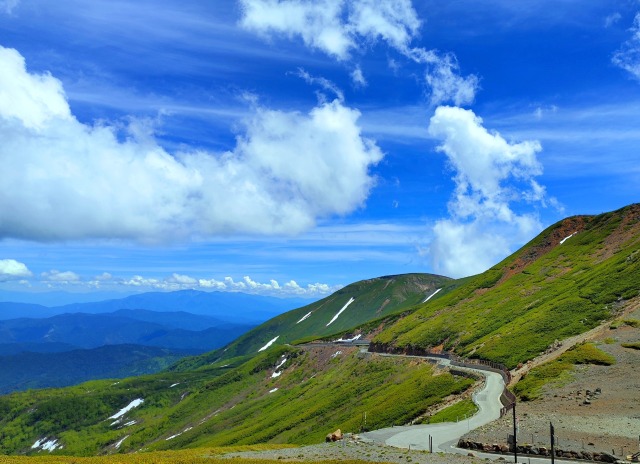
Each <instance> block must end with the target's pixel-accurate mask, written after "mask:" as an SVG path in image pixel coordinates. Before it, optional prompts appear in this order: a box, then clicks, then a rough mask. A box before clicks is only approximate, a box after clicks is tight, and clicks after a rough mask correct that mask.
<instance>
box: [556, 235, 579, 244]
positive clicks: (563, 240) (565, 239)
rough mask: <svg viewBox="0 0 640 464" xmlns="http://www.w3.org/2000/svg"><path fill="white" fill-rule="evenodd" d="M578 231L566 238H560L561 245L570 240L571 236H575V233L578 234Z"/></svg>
mask: <svg viewBox="0 0 640 464" xmlns="http://www.w3.org/2000/svg"><path fill="white" fill-rule="evenodd" d="M577 233H578V232H574V233H572V234H571V235H568V236H566V237H565V238H563V239H562V240H560V245H562V244H563V243H564V242H566V241H567V240H569V239H570V238H571V237H573V236H574V235H575V234H577Z"/></svg>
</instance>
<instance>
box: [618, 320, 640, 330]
mask: <svg viewBox="0 0 640 464" xmlns="http://www.w3.org/2000/svg"><path fill="white" fill-rule="evenodd" d="M622 323H623V324H624V325H628V326H629V327H633V328H636V329H637V328H638V327H640V319H623V320H622Z"/></svg>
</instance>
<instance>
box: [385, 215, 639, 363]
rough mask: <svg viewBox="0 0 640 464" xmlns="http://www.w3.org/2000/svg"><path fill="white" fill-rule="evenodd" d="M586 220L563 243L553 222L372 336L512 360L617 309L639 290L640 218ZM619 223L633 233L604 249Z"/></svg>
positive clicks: (522, 358)
mask: <svg viewBox="0 0 640 464" xmlns="http://www.w3.org/2000/svg"><path fill="white" fill-rule="evenodd" d="M625 216H627V224H625V225H624V226H623V225H622V224H623V222H624V221H623V218H624V217H625ZM567 221H569V223H570V222H571V219H568V220H566V221H565V222H567ZM576 221H577V220H576ZM585 221H586V226H585V229H584V230H582V231H581V232H580V233H578V234H577V235H575V236H574V237H573V238H572V239H571V240H569V241H567V242H565V243H564V244H562V245H555V246H550V245H549V243H550V239H549V236H550V235H551V234H553V233H554V231H555V229H557V228H558V227H560V226H561V224H556V225H554V226H552V227H550V228H548V229H547V230H546V231H544V232H543V233H542V234H540V236H538V237H536V239H534V240H532V241H531V242H530V243H529V244H527V245H526V246H525V247H523V249H521V250H520V251H518V252H517V253H515V254H514V255H512V256H510V257H508V258H506V259H505V260H504V261H502V262H501V263H499V264H497V265H496V266H493V267H492V268H491V269H489V270H488V271H486V272H484V273H482V274H480V275H478V276H474V277H471V278H468V279H467V280H466V282H464V283H461V284H460V285H459V286H458V287H457V288H455V289H453V290H452V291H450V292H449V293H447V294H444V295H442V296H440V297H439V298H438V299H436V300H433V301H429V302H427V303H425V304H422V305H420V306H419V308H418V309H417V310H416V311H414V312H412V313H411V314H408V315H407V316H406V317H404V318H401V319H399V320H397V321H395V322H393V323H391V324H389V325H388V326H387V327H386V328H385V330H383V331H382V332H381V333H380V334H379V335H377V336H376V337H375V339H374V341H375V342H377V343H381V344H384V345H389V346H393V347H398V348H403V347H410V346H411V347H416V346H417V347H424V348H429V347H434V346H438V345H440V344H443V345H444V348H445V349H447V350H453V351H455V352H457V353H458V354H460V355H462V356H471V357H477V358H483V359H489V360H492V361H496V362H500V363H503V364H505V365H507V366H508V367H509V368H514V367H515V366H516V365H517V364H518V363H520V362H526V361H528V360H530V359H533V358H535V357H536V356H538V355H540V354H541V353H542V352H544V351H545V350H546V349H547V348H548V347H549V346H550V345H551V344H553V343H554V341H555V340H563V339H565V338H568V337H571V336H574V335H577V334H580V333H583V332H585V331H588V330H590V329H592V328H594V327H596V326H598V325H599V324H600V323H601V322H603V321H605V320H607V319H610V318H612V317H614V316H615V315H616V311H617V308H618V307H619V305H620V303H622V302H624V301H626V300H628V299H630V298H635V297H638V295H640V283H639V281H638V279H637V276H638V275H640V258H639V257H640V222H639V219H638V217H637V215H635V216H634V214H633V211H632V209H631V208H626V209H623V210H621V211H618V212H615V213H610V214H607V215H602V216H595V217H592V218H585ZM621 228H622V229H624V230H625V231H626V232H625V233H628V239H627V240H626V241H622V243H620V244H619V245H618V248H617V249H616V250H615V252H613V253H609V254H604V253H603V252H602V250H603V248H604V247H605V244H606V243H607V238H608V236H609V235H610V234H611V233H612V232H613V231H615V230H620V229H621ZM518 266H519V267H518ZM520 268H521V270H520V272H513V274H512V275H510V276H508V273H509V272H510V271H512V270H513V269H520ZM507 276H508V277H507ZM625 323H627V324H629V325H633V324H636V323H635V322H632V320H627V321H625Z"/></svg>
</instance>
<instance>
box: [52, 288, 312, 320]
mask: <svg viewBox="0 0 640 464" xmlns="http://www.w3.org/2000/svg"><path fill="white" fill-rule="evenodd" d="M306 302H307V301H306V300H303V299H299V298H274V297H267V296H259V295H249V294H246V293H235V292H233V293H232V292H201V291H197V290H180V291H176V292H149V293H140V294H138V295H131V296H128V297H126V298H121V299H117V300H106V301H100V302H94V303H77V304H69V305H64V306H57V307H55V308H52V309H53V310H54V311H56V312H57V313H79V312H84V313H93V314H96V313H110V312H114V311H117V310H119V309H148V310H151V311H156V312H165V311H169V312H175V311H184V312H188V313H191V314H199V315H206V316H210V317H215V318H219V319H222V320H225V321H227V322H241V323H243V324H247V323H249V324H251V323H259V322H262V321H264V320H266V319H269V318H271V317H274V316H276V315H278V314H280V313H282V312H284V311H287V310H290V309H293V308H296V307H297V306H299V305H300V304H304V303H306Z"/></svg>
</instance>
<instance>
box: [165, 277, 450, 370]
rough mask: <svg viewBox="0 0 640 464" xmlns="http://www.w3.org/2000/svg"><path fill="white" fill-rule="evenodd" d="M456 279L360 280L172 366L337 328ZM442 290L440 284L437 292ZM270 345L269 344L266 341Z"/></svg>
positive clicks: (392, 309)
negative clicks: (234, 339)
mask: <svg viewBox="0 0 640 464" xmlns="http://www.w3.org/2000/svg"><path fill="white" fill-rule="evenodd" d="M455 284H456V282H455V281H454V280H453V279H450V278H448V277H442V276H437V275H432V274H402V275H395V276H386V277H379V278H375V279H368V280H362V281H360V282H356V283H354V284H351V285H348V286H346V287H345V288H343V289H341V290H339V291H337V292H335V293H333V294H332V295H330V296H328V297H326V298H324V299H322V300H320V301H317V302H315V303H313V304H310V305H307V306H304V307H302V308H298V309H294V310H293V311H289V312H287V313H284V314H281V315H280V316H277V317H275V318H273V319H270V320H269V321H267V322H265V323H264V324H262V325H260V326H258V327H256V328H255V329H253V330H251V331H249V332H247V333H246V334H244V335H243V336H241V337H240V338H238V339H237V340H236V341H235V342H233V343H231V344H230V345H229V346H227V347H226V348H225V349H224V350H218V351H216V352H213V353H209V354H207V355H203V356H201V357H195V358H190V359H186V360H185V361H184V362H181V363H179V364H178V365H177V366H176V368H175V369H177V370H184V369H193V368H196V367H199V366H201V365H206V364H209V363H211V362H212V361H215V360H217V359H221V358H224V359H229V358H232V357H235V356H239V355H246V354H255V353H258V352H259V350H260V349H261V348H263V347H265V346H267V345H268V344H269V343H270V342H273V343H272V345H274V346H277V345H283V344H286V343H291V342H293V341H297V340H301V339H306V340H311V339H314V338H317V337H324V336H328V335H332V334H339V333H342V332H344V331H346V330H349V329H352V328H354V327H357V326H359V325H362V324H365V323H367V322H370V321H372V320H375V319H379V318H381V317H384V316H388V315H390V314H394V313H398V312H400V311H403V310H405V309H408V308H411V307H412V306H415V305H416V304H419V303H421V302H422V301H424V300H425V299H426V298H427V297H429V296H430V295H432V294H433V292H435V291H436V290H437V289H440V288H443V287H444V288H447V287H448V286H452V285H455ZM443 293H446V292H445V291H444V290H443V291H442V292H439V293H438V294H437V295H436V296H437V297H439V296H440V295H441V294H443ZM269 346H271V345H269Z"/></svg>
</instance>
